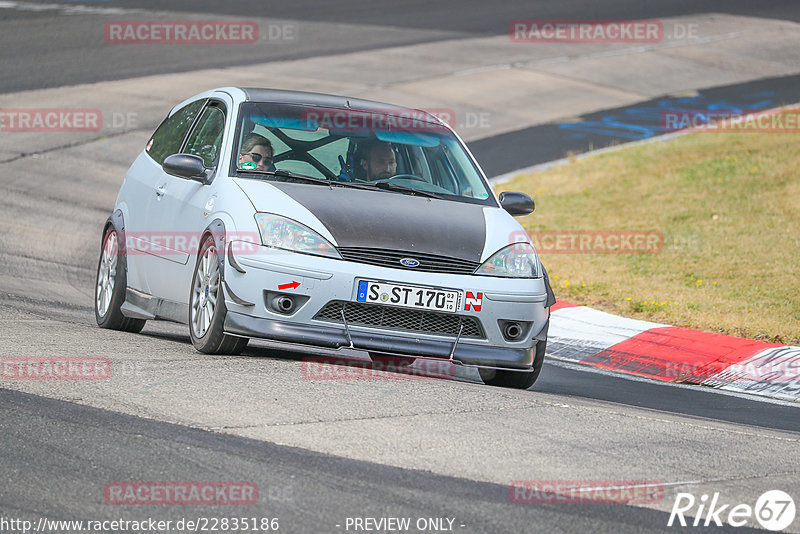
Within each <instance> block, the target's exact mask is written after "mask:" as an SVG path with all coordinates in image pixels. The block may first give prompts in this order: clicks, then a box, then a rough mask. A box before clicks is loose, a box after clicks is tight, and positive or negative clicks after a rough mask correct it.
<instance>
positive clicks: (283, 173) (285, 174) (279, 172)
mask: <svg viewBox="0 0 800 534" xmlns="http://www.w3.org/2000/svg"><path fill="white" fill-rule="evenodd" d="M239 172H252V173H255V174H266V175H268V176H277V177H278V178H291V179H296V180H303V181H305V182H307V183H310V184H320V185H327V186H328V187H332V186H338V187H351V188H353V189H368V190H373V191H374V190H375V187H372V186H370V185H366V184H364V185H362V184H354V183H351V182H339V181H334V180H327V179H325V178H315V177H314V176H307V175H305V174H298V173H296V172H292V171H287V170H285V169H276V170H274V171H257V170H247V169H244V170H243V169H239Z"/></svg>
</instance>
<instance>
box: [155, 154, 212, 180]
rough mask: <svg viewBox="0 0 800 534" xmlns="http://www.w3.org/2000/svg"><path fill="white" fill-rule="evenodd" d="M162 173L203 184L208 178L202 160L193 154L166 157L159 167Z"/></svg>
mask: <svg viewBox="0 0 800 534" xmlns="http://www.w3.org/2000/svg"><path fill="white" fill-rule="evenodd" d="M161 168H162V169H164V172H166V173H167V174H172V175H173V176H180V177H181V178H188V179H189V180H197V181H198V182H201V183H205V181H206V178H207V177H208V169H207V168H206V166H205V164H204V163H203V158H201V157H200V156H195V155H193V154H173V155H171V156H167V159H165V160H164V163H163V164H162V165H161Z"/></svg>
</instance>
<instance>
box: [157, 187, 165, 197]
mask: <svg viewBox="0 0 800 534" xmlns="http://www.w3.org/2000/svg"><path fill="white" fill-rule="evenodd" d="M165 185H166V184H165ZM166 192H167V188H166V187H164V186H163V185H161V186H159V187H157V188H156V196H157V197H159V198H160V197H163V196H164V193H166Z"/></svg>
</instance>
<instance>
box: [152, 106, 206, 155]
mask: <svg viewBox="0 0 800 534" xmlns="http://www.w3.org/2000/svg"><path fill="white" fill-rule="evenodd" d="M204 102H205V101H204V100H198V101H196V102H192V103H191V104H187V105H185V106H184V107H182V108H181V109H179V110H178V111H176V112H175V113H173V114H172V116H170V117H167V118H166V119H164V122H162V123H161V126H159V127H158V129H156V131H155V133H154V134H153V137H151V138H150V142H149V143H147V149H146V150H147V153H148V154H150V157H151V158H153V159H154V160H155V161H156V163H158V164H159V165H160V164H162V163H164V160H165V159H166V158H167V156H171V155H172V154H177V153H178V151H179V150H180V149H181V143H183V138H184V137H186V132H187V131H188V130H189V126H191V125H192V122H193V121H194V118H195V117H196V116H197V114H198V113H199V112H200V108H202V107H203V103H204Z"/></svg>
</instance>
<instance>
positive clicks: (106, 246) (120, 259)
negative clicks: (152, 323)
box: [94, 225, 147, 334]
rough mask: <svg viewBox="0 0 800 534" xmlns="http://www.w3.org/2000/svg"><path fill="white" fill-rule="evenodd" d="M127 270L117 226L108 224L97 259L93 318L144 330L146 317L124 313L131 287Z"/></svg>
mask: <svg viewBox="0 0 800 534" xmlns="http://www.w3.org/2000/svg"><path fill="white" fill-rule="evenodd" d="M104 261H107V262H108V263H104ZM125 271H126V265H125V254H124V253H123V252H121V251H120V247H119V235H117V231H116V230H115V229H114V227H113V226H110V225H109V226H108V228H106V230H105V231H104V232H103V246H102V248H101V249H100V260H98V262H97V277H96V278H95V284H94V318H95V320H96V321H97V325H98V326H99V327H100V328H108V329H110V330H121V331H123V332H132V333H134V334H135V333H138V332H141V331H142V328H144V324H145V322H147V321H145V320H144V319H134V318H132V317H125V316H124V315H123V314H122V310H121V307H122V304H123V303H124V302H125V292H126V290H127V287H128V281H127V275H126V272H125ZM109 296H110V298H109ZM101 297H102V299H103V300H102V301H101Z"/></svg>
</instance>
